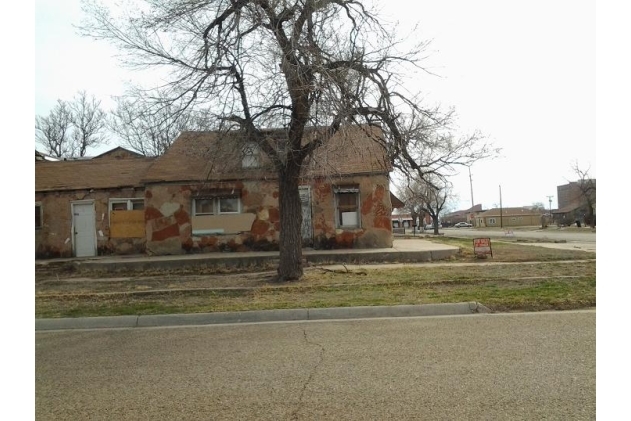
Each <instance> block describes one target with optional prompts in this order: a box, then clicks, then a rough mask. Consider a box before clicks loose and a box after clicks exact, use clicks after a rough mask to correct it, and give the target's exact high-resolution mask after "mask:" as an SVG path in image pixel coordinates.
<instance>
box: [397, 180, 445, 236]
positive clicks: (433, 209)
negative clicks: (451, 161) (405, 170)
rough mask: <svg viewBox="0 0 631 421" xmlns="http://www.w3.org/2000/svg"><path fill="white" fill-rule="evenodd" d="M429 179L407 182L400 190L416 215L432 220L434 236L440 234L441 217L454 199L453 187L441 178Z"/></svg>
mask: <svg viewBox="0 0 631 421" xmlns="http://www.w3.org/2000/svg"><path fill="white" fill-rule="evenodd" d="M428 178H429V179H412V180H407V182H406V185H405V186H403V187H401V188H400V189H399V190H400V192H401V195H402V196H403V197H404V198H405V199H404V201H405V203H406V205H407V206H410V207H411V208H414V209H415V212H416V214H418V215H423V216H424V215H429V216H430V217H431V218H432V224H433V227H434V234H438V224H439V222H440V215H441V214H442V213H443V212H444V211H445V209H446V206H447V203H448V202H449V201H450V200H451V199H452V186H451V183H449V182H448V181H442V180H441V179H439V177H433V178H432V177H428ZM408 204H409V205H408Z"/></svg>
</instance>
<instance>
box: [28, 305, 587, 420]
mask: <svg viewBox="0 0 631 421" xmlns="http://www.w3.org/2000/svg"><path fill="white" fill-rule="evenodd" d="M595 330H596V312H595V310H590V311H571V312H543V313H520V314H477V315H467V316H442V317H416V318H388V319H362V320H343V321H314V322H292V323H264V324H229V325H225V324H224V325H207V326H186V327H169V328H164V327H160V328H135V329H99V330H79V331H76V330H75V331H44V332H39V331H38V332H36V335H35V341H36V346H35V357H36V367H35V368H36V382H35V388H36V417H37V419H38V420H60V419H64V420H84V419H90V420H189V419H190V420H200V419H213V420H237V419H238V420H314V419H322V420H328V419H330V420H366V419H370V420H385V419H396V420H408V419H410V420H411V419H423V420H453V419H463V418H465V417H467V418H474V419H485V420H507V419H511V420H516V419H517V420H519V419H524V420H526V419H528V420H533V419H571V420H593V419H595V416H596V410H595V408H596V355H595V354H596V336H595V335H596V332H595Z"/></svg>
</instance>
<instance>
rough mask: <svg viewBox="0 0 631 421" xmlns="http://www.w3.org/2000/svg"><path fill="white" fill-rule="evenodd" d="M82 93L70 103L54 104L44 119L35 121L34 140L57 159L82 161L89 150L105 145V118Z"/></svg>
mask: <svg viewBox="0 0 631 421" xmlns="http://www.w3.org/2000/svg"><path fill="white" fill-rule="evenodd" d="M100 104H101V102H100V101H97V100H96V98H95V97H94V96H92V97H91V98H88V96H87V94H86V93H85V91H81V92H79V93H78V94H77V96H76V97H75V98H74V100H73V101H71V102H68V101H63V100H61V99H59V100H57V104H56V105H55V106H54V107H53V109H52V110H51V111H50V113H49V114H48V116H46V117H41V116H36V117H35V140H36V141H37V142H38V143H39V144H40V145H42V146H43V147H44V148H45V150H46V153H48V154H50V155H52V156H55V157H57V158H62V157H64V158H74V157H83V156H85V154H86V153H87V151H88V148H90V147H96V146H99V145H102V144H105V143H107V139H106V138H105V136H104V135H105V130H106V114H105V112H104V111H103V110H101V108H100Z"/></svg>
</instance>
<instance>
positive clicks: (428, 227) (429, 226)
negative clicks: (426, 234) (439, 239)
mask: <svg viewBox="0 0 631 421" xmlns="http://www.w3.org/2000/svg"><path fill="white" fill-rule="evenodd" d="M442 227H443V224H441V223H440V222H439V223H438V228H442ZM425 229H426V230H433V229H434V224H427V225H425Z"/></svg>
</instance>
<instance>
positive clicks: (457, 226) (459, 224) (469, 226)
mask: <svg viewBox="0 0 631 421" xmlns="http://www.w3.org/2000/svg"><path fill="white" fill-rule="evenodd" d="M472 226H473V225H471V224H470V223H468V222H458V223H457V224H456V225H454V227H456V228H471V227H472Z"/></svg>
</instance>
